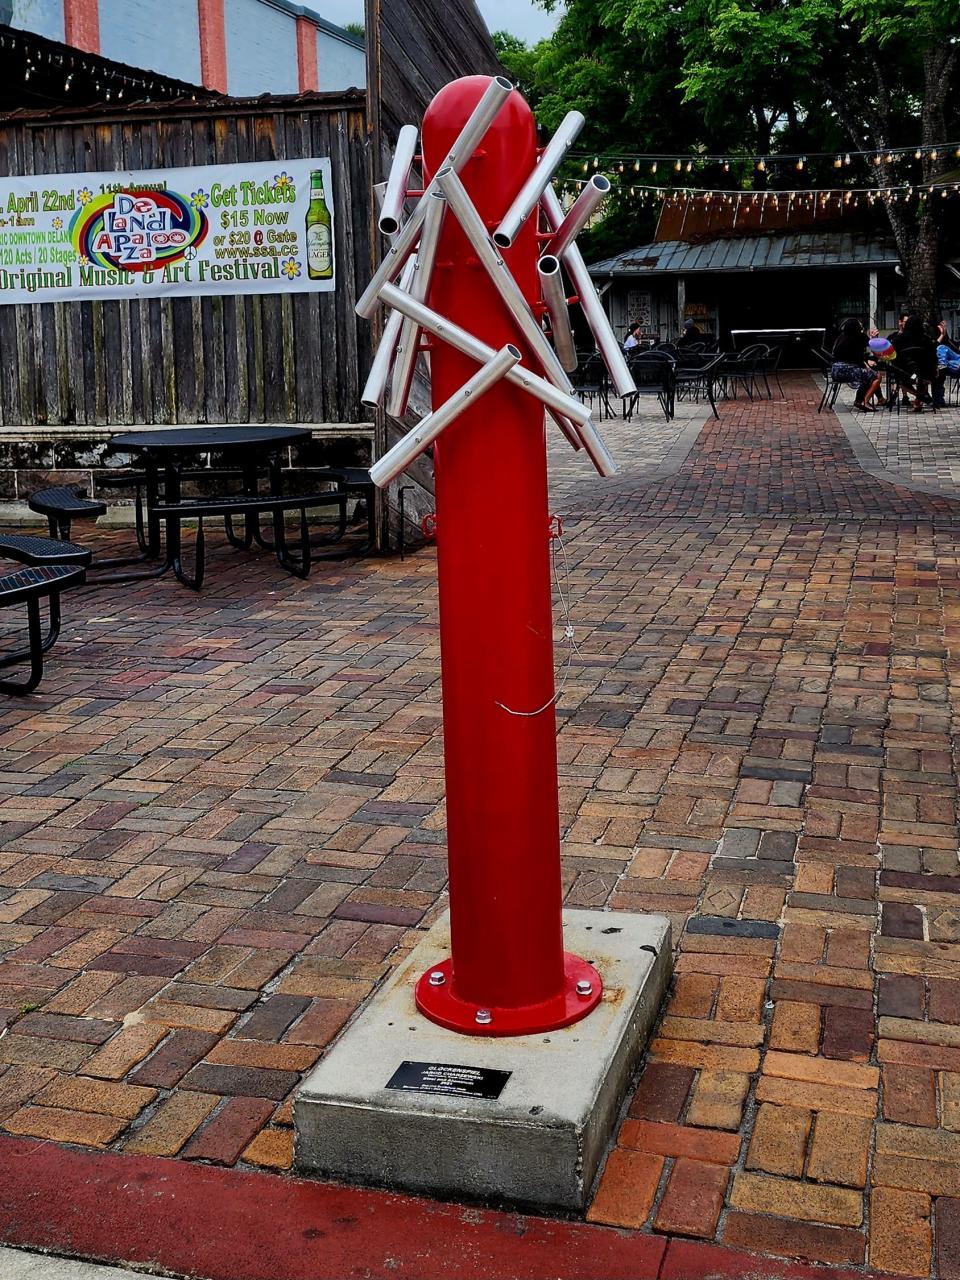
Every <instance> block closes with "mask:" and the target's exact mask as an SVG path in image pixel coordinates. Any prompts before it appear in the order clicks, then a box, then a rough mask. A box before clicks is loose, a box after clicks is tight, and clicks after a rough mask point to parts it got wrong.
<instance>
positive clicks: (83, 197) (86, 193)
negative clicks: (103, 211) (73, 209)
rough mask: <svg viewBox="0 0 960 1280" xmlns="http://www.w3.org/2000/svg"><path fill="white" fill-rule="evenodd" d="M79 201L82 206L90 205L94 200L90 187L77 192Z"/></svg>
mask: <svg viewBox="0 0 960 1280" xmlns="http://www.w3.org/2000/svg"><path fill="white" fill-rule="evenodd" d="M77 199H78V200H79V201H80V203H81V204H89V203H90V201H91V200H92V199H93V192H92V191H91V190H90V188H89V187H81V189H80V190H79V191H78V192H77Z"/></svg>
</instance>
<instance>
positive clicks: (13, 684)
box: [0, 563, 86, 694]
mask: <svg viewBox="0 0 960 1280" xmlns="http://www.w3.org/2000/svg"><path fill="white" fill-rule="evenodd" d="M85 576H86V569H85V567H84V566H83V565H82V564H58V563H53V564H50V563H47V564H35V565H30V566H28V567H27V568H25V569H18V570H17V572H16V573H8V574H5V575H4V576H3V577H0V609H5V608H7V607H8V606H10V605H15V604H26V606H27V626H28V634H29V645H28V647H27V648H26V649H20V650H17V651H16V652H14V653H6V654H2V655H0V667H12V666H16V665H19V664H20V663H24V662H29V664H30V674H29V676H28V677H27V679H26V680H0V692H3V693H14V694H17V693H30V692H32V691H33V690H34V689H35V688H36V687H37V685H38V684H39V683H40V681H41V679H42V678H43V655H44V653H46V651H47V650H48V649H49V648H50V647H51V645H52V644H53V643H54V641H55V640H56V638H57V636H58V635H59V634H60V593H61V592H62V591H66V590H67V589H68V588H69V587H76V586H79V585H80V584H81V583H82V582H83V580H84V578H85ZM44 598H47V599H49V601H50V629H49V631H48V633H47V635H46V636H44V634H43V629H42V626H41V621H40V601H41V600H42V599H44Z"/></svg>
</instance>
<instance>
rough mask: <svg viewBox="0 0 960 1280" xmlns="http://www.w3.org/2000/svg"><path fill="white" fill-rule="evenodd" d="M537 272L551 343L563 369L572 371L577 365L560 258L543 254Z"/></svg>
mask: <svg viewBox="0 0 960 1280" xmlns="http://www.w3.org/2000/svg"><path fill="white" fill-rule="evenodd" d="M537 273H538V274H539V276H540V289H541V291H542V293H543V300H544V302H545V303H546V304H547V314H548V315H549V316H550V328H551V329H552V330H553V345H554V347H555V348H556V351H557V356H558V357H559V359H560V363H561V364H562V365H563V367H564V369H566V370H567V372H568V373H569V372H572V371H573V370H574V369H575V368H576V367H577V351H576V347H575V346H574V345H573V330H572V329H571V327H570V312H569V310H568V308H567V295H566V294H565V293H564V289H563V276H562V275H561V272H560V259H559V258H556V257H554V256H553V254H551V253H547V254H544V256H543V257H542V258H541V259H540V261H539V262H538V263H537Z"/></svg>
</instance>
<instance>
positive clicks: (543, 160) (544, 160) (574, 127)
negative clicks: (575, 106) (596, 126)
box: [493, 111, 586, 249]
mask: <svg viewBox="0 0 960 1280" xmlns="http://www.w3.org/2000/svg"><path fill="white" fill-rule="evenodd" d="M585 124H586V120H585V118H584V116H583V115H582V113H581V112H579V111H568V112H567V114H566V115H565V116H564V117H563V119H562V120H561V122H560V127H559V128H558V129H557V131H556V133H555V134H554V135H553V137H552V138H551V139H550V141H549V142H548V143H547V145H546V147H545V148H544V152H543V155H542V156H541V157H540V161H539V163H538V164H537V166H536V168H535V169H534V170H533V172H532V173H531V174H530V177H529V178H528V179H527V180H526V182H525V183H524V184H523V186H522V187H521V188H520V191H519V193H518V195H517V198H516V199H515V200H514V202H513V204H512V205H511V206H510V208H509V209H508V210H507V212H506V213H505V214H504V216H503V220H502V222H501V223H500V225H499V227H497V229H496V231H495V232H494V233H493V239H494V242H495V243H496V244H498V245H499V246H500V248H501V249H508V248H509V247H510V245H512V244H513V242H514V240H516V238H517V234H518V233H519V231H520V228H521V227H522V226H523V224H524V223H525V222H526V220H527V218H529V217H530V214H531V213H533V211H534V209H535V208H536V207H537V204H538V203H539V200H540V197H541V196H542V195H543V191H544V188H545V187H547V186H549V184H550V182H551V180H552V178H553V175H554V174H555V173H556V171H557V169H558V168H559V167H560V164H561V162H562V161H563V158H564V156H565V155H566V154H567V152H568V151H569V150H570V148H571V147H572V146H573V144H574V142H575V141H576V137H577V134H578V133H579V132H580V130H581V129H582V128H583V126H584V125H585Z"/></svg>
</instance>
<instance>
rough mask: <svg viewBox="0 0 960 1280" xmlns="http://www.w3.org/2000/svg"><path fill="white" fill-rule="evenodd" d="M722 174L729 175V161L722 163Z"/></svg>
mask: <svg viewBox="0 0 960 1280" xmlns="http://www.w3.org/2000/svg"><path fill="white" fill-rule="evenodd" d="M723 172H724V173H729V172H730V161H729V160H724V162H723Z"/></svg>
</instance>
